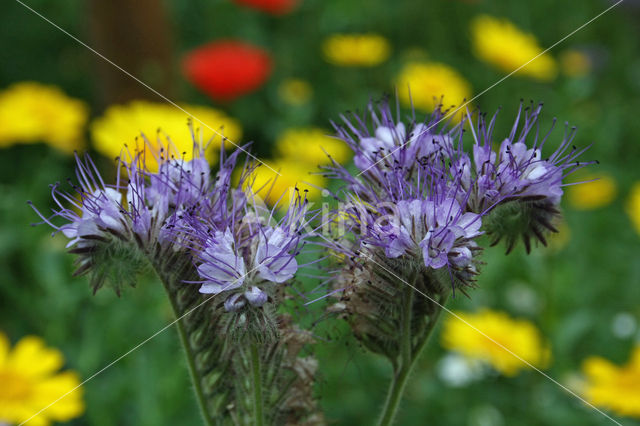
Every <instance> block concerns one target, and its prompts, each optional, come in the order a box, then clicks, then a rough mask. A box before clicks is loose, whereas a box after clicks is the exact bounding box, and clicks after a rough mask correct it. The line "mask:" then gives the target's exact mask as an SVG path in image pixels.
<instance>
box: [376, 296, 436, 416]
mask: <svg viewBox="0 0 640 426" xmlns="http://www.w3.org/2000/svg"><path fill="white" fill-rule="evenodd" d="M413 292H414V289H413V287H412V286H409V285H407V286H405V289H404V291H403V295H402V297H403V305H402V336H401V344H400V356H401V362H400V365H399V369H398V368H396V369H395V371H394V372H393V373H394V375H393V380H392V381H391V384H390V386H389V391H388V393H387V399H386V402H385V405H384V409H383V411H382V415H381V416H380V421H379V422H378V425H379V426H389V425H392V424H393V421H394V419H395V417H396V414H397V412H398V408H399V407H400V402H401V401H402V396H403V395H404V390H405V387H406V385H407V382H408V379H409V376H410V375H411V371H412V370H413V367H414V366H415V364H416V362H417V361H418V359H419V358H420V355H421V354H422V352H423V351H424V348H425V347H426V346H427V342H428V341H429V336H431V333H432V332H433V330H434V328H435V325H436V323H437V322H438V317H439V316H440V312H441V311H442V304H443V303H444V302H445V300H446V297H442V298H441V300H440V301H438V304H437V306H436V307H435V311H434V313H433V314H432V315H431V317H430V318H429V323H428V324H427V326H426V328H425V329H424V330H423V333H422V335H421V336H419V339H418V341H417V344H416V347H415V349H414V348H413V345H412V342H413V336H412V334H411V324H412V320H413V318H412V317H413V309H412V307H413V297H414V296H413Z"/></svg>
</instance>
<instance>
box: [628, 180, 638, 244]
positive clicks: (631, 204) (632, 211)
mask: <svg viewBox="0 0 640 426" xmlns="http://www.w3.org/2000/svg"><path fill="white" fill-rule="evenodd" d="M627 213H628V214H629V217H630V218H631V223H633V227H634V228H635V229H636V231H637V232H638V234H640V182H636V183H634V184H633V186H632V187H631V194H630V195H629V200H628V201H627Z"/></svg>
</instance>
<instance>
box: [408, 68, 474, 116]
mask: <svg viewBox="0 0 640 426" xmlns="http://www.w3.org/2000/svg"><path fill="white" fill-rule="evenodd" d="M395 85H396V87H397V88H398V95H399V97H400V101H401V102H402V103H403V104H404V105H406V106H410V105H411V103H412V102H413V105H414V106H415V107H416V108H417V109H421V110H425V111H429V112H430V111H433V110H434V109H435V108H436V107H437V106H438V105H439V104H440V101H441V98H442V104H443V107H444V108H445V109H446V108H448V107H450V106H451V105H455V106H456V107H459V106H460V105H462V104H463V103H464V100H465V99H466V100H469V98H470V96H471V86H470V85H469V83H468V82H467V81H466V80H465V79H464V77H462V76H461V75H460V74H459V73H458V72H457V71H456V70H454V69H453V68H451V67H449V66H447V65H445V64H441V63H437V62H411V63H408V64H407V65H405V66H404V68H402V70H401V71H400V73H399V74H398V76H397V77H396V81H395ZM463 114H465V108H461V109H460V110H459V111H458V112H457V113H456V114H455V116H456V117H457V118H458V119H459V118H460V117H462V115H463Z"/></svg>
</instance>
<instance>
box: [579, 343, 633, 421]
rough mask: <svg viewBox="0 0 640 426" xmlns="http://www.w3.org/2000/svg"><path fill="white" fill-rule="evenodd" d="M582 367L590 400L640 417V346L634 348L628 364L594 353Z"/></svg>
mask: <svg viewBox="0 0 640 426" xmlns="http://www.w3.org/2000/svg"><path fill="white" fill-rule="evenodd" d="M582 371H583V373H584V374H585V376H586V379H587V382H586V385H585V388H584V395H585V397H586V399H587V400H588V401H589V402H590V403H592V404H593V405H595V406H597V407H602V408H606V409H610V410H611V411H613V412H614V413H616V414H619V415H621V416H632V417H637V418H640V346H636V347H635V348H634V349H633V352H632V354H631V359H630V360H629V362H627V364H626V365H623V366H617V365H615V364H613V363H612V362H610V361H608V360H606V359H604V358H601V357H597V356H593V357H590V358H587V359H586V360H585V361H584V363H583V364H582Z"/></svg>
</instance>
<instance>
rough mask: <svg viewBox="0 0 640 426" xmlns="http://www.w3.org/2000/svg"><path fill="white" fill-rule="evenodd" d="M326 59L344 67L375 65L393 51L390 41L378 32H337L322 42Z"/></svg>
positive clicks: (384, 59)
mask: <svg viewBox="0 0 640 426" xmlns="http://www.w3.org/2000/svg"><path fill="white" fill-rule="evenodd" d="M322 51H323V53H324V57H325V59H326V60H327V61H328V62H330V63H332V64H334V65H339V66H343V67H373V66H376V65H379V64H381V63H382V62H384V61H386V60H387V58H388V57H389V54H390V53H391V45H390V44H389V41H388V40H387V39H386V38H384V37H382V36H381V35H378V34H335V35H332V36H331V37H329V38H327V39H326V40H325V41H324V42H323V44H322Z"/></svg>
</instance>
